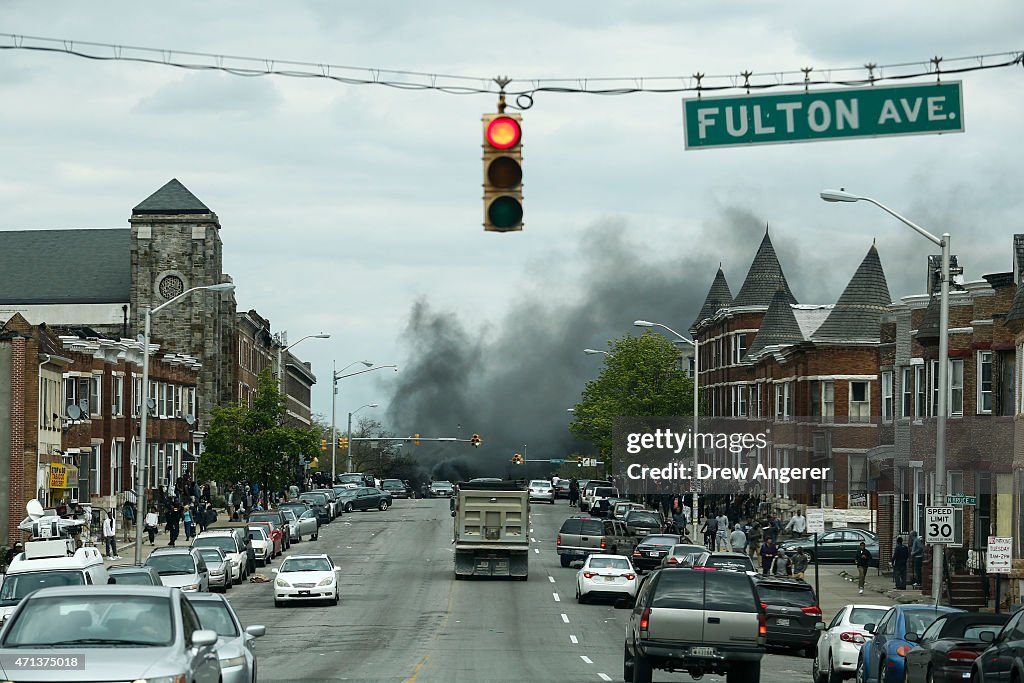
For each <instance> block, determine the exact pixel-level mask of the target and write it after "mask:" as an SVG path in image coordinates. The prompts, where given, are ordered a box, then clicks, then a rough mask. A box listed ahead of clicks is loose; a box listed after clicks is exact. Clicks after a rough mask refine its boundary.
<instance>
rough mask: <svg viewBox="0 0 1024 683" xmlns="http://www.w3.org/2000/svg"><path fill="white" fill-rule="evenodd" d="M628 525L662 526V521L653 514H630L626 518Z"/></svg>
mask: <svg viewBox="0 0 1024 683" xmlns="http://www.w3.org/2000/svg"><path fill="white" fill-rule="evenodd" d="M626 523H627V524H654V525H657V526H660V525H661V519H660V518H659V517H658V515H656V514H654V513H653V512H630V513H629V514H628V515H627V516H626Z"/></svg>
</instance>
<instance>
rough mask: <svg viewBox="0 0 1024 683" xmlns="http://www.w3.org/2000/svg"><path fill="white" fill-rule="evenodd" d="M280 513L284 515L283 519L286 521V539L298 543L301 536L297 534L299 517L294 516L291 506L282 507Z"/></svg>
mask: <svg viewBox="0 0 1024 683" xmlns="http://www.w3.org/2000/svg"><path fill="white" fill-rule="evenodd" d="M281 514H283V515H284V519H285V521H286V522H288V535H289V538H288V540H289V541H291V542H292V543H300V542H301V541H302V537H301V536H300V535H299V518H298V517H296V516H295V513H294V512H292V510H291V508H282V509H281Z"/></svg>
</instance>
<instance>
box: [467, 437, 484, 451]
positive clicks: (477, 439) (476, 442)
mask: <svg viewBox="0 0 1024 683" xmlns="http://www.w3.org/2000/svg"><path fill="white" fill-rule="evenodd" d="M469 442H470V443H471V444H473V448H480V444H481V443H483V442H482V441H480V435H479V434H474V435H473V436H472V437H470V439H469Z"/></svg>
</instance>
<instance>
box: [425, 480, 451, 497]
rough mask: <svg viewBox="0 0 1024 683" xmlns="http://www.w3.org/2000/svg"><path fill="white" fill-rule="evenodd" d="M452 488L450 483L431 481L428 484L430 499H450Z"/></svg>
mask: <svg viewBox="0 0 1024 683" xmlns="http://www.w3.org/2000/svg"><path fill="white" fill-rule="evenodd" d="M454 490H455V489H454V487H453V486H452V483H451V482H450V481H432V482H430V497H431V498H450V497H451V495H452V493H453V492H454Z"/></svg>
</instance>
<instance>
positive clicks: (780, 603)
mask: <svg viewBox="0 0 1024 683" xmlns="http://www.w3.org/2000/svg"><path fill="white" fill-rule="evenodd" d="M757 594H758V595H759V596H760V597H761V602H764V603H767V604H769V605H774V606H777V607H810V606H811V605H813V604H814V593H813V592H812V591H810V590H806V589H803V590H802V589H801V588H800V587H797V586H794V587H792V588H791V587H789V586H773V585H770V584H764V583H761V584H758V586H757Z"/></svg>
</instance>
